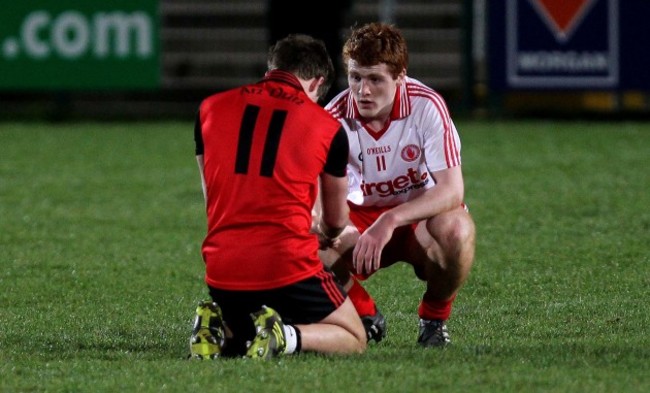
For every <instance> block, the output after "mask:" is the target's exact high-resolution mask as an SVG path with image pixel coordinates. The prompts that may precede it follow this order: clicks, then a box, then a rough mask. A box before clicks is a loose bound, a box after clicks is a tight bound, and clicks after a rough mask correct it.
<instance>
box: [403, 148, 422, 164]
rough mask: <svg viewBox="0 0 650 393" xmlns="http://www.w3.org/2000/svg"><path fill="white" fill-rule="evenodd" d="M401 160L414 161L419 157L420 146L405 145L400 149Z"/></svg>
mask: <svg viewBox="0 0 650 393" xmlns="http://www.w3.org/2000/svg"><path fill="white" fill-rule="evenodd" d="M401 155H402V160H404V161H406V162H411V161H415V160H417V159H418V158H420V147H419V146H417V145H407V146H404V148H403V149H402V154H401Z"/></svg>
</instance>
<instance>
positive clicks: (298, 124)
mask: <svg viewBox="0 0 650 393" xmlns="http://www.w3.org/2000/svg"><path fill="white" fill-rule="evenodd" d="M195 139H196V144H197V151H196V153H197V155H200V154H202V155H203V160H204V178H205V183H206V194H207V201H206V204H207V206H206V208H207V218H208V233H207V236H206V238H205V240H204V242H203V246H202V255H203V259H204V261H205V263H206V277H205V280H206V283H207V284H208V285H210V286H212V287H215V288H219V289H227V290H263V289H272V288H278V287H281V286H285V285H289V284H292V283H295V282H297V281H300V280H303V279H305V278H308V277H310V276H312V275H314V274H316V273H317V272H319V271H320V270H321V269H323V267H322V263H321V261H320V259H319V258H318V240H317V238H316V236H315V235H314V234H311V233H310V232H309V230H310V228H311V221H312V217H311V210H312V208H313V206H314V203H315V201H316V197H317V192H318V177H319V175H320V173H321V172H323V171H324V170H325V171H326V172H328V173H331V174H334V175H335V176H344V175H345V173H346V172H345V171H346V169H345V167H346V164H347V154H348V144H347V138H346V136H345V132H344V131H343V130H342V129H341V125H340V123H339V122H338V121H337V120H335V119H334V118H333V117H332V116H331V115H330V114H328V113H327V112H326V111H325V110H324V109H323V108H322V107H320V106H319V105H318V104H317V103H314V102H313V101H311V100H310V99H309V97H308V96H307V94H306V93H305V92H304V90H303V89H302V86H301V85H300V83H299V81H298V79H296V78H295V77H294V76H293V75H292V74H290V73H287V72H284V71H278V70H274V71H270V72H268V73H267V75H266V76H265V78H264V79H263V80H262V81H260V82H258V83H256V84H250V85H246V86H242V87H240V88H236V89H232V90H229V91H226V92H223V93H219V94H215V95H212V96H210V97H208V98H206V99H205V100H204V101H203V102H202V103H201V106H200V110H199V114H198V117H197V124H196V128H195ZM336 141H338V142H336ZM333 142H334V143H333ZM333 146H336V147H337V148H336V149H335V148H334V147H333ZM331 147H332V149H330V148H331ZM334 150H338V152H334V153H333V151H334ZM333 157H335V158H333Z"/></svg>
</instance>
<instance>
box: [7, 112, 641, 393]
mask: <svg viewBox="0 0 650 393" xmlns="http://www.w3.org/2000/svg"><path fill="white" fill-rule="evenodd" d="M457 127H458V129H459V132H460V134H461V139H462V143H463V150H462V155H463V170H464V174H465V183H466V184H465V185H466V200H467V203H468V205H469V206H470V210H471V212H472V213H473V215H474V218H475V220H476V223H477V230H478V236H477V252H476V262H475V265H474V268H473V270H472V273H471V275H470V278H469V280H468V281H467V283H466V285H465V287H464V288H463V289H462V290H461V292H460V294H459V295H458V298H457V300H456V302H455V308H454V311H453V314H452V318H451V320H450V322H449V329H450V333H451V337H452V340H453V342H454V344H453V346H452V347H451V348H448V349H445V350H431V349H427V350H425V349H422V348H419V347H418V346H417V345H416V343H415V340H416V336H417V314H416V310H417V305H418V301H419V298H420V296H421V295H422V292H423V284H422V283H421V282H419V281H418V280H417V279H416V278H415V277H414V275H413V274H412V271H411V269H410V268H409V267H408V266H406V265H404V264H398V265H395V266H393V267H391V268H389V269H386V270H382V271H380V272H378V273H377V274H375V275H374V276H373V277H372V278H371V279H370V280H368V281H367V282H366V286H367V288H368V289H369V290H370V291H371V293H373V294H374V296H375V297H376V299H377V301H378V303H379V306H380V307H381V308H382V311H383V312H384V313H385V315H386V317H387V319H388V328H389V332H388V337H387V338H386V339H385V340H384V341H383V342H381V343H380V344H378V345H371V346H370V348H369V349H368V352H367V353H366V354H365V355H363V356H361V357H349V358H347V357H324V356H318V355H313V354H302V355H300V356H296V357H285V358H282V359H278V360H273V361H270V362H262V363H257V362H252V361H250V360H245V359H238V360H224V361H217V362H189V361H187V360H185V356H186V355H187V353H188V337H189V332H190V329H191V326H190V324H191V320H192V317H193V312H194V307H195V305H196V302H197V301H198V300H201V299H203V298H205V297H206V296H207V291H206V290H205V286H204V283H203V263H202V261H201V257H200V243H201V240H202V238H203V235H204V231H205V218H204V212H203V200H202V195H201V189H200V178H199V175H198V170H197V167H196V162H195V159H194V150H193V149H194V146H193V135H192V124H191V123H184V122H178V123H107V124H101V123H75V124H57V125H49V124H43V123H24V124H23V123H4V124H0V288H1V290H0V391H2V392H82V391H88V392H90V391H92V392H114V391H125V392H126V391H138V392H160V391H168V392H190V391H214V392H241V391H265V392H309V391H314V392H333V391H346V392H364V393H365V392H430V391H456V392H486V391H490V392H608V393H609V392H647V391H650V377H648V375H650V370H649V369H650V367H649V366H648V365H649V364H650V359H649V358H650V335H649V334H648V326H650V306H649V305H648V300H649V299H650V298H649V295H648V294H649V293H650V269H649V268H648V266H649V263H650V245H649V244H650V242H649V241H650V235H649V234H650V208H649V207H650V192H649V190H650V169H649V168H650V124H645V123H640V122H611V123H598V122H559V121H530V122H526V121H517V122H479V121H458V122H457Z"/></svg>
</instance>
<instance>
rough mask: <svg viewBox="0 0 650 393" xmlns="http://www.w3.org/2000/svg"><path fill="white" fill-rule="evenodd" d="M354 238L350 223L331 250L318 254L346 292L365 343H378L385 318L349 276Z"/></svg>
mask: <svg viewBox="0 0 650 393" xmlns="http://www.w3.org/2000/svg"><path fill="white" fill-rule="evenodd" d="M358 238H359V231H358V230H357V228H356V227H355V226H354V225H352V224H350V225H348V226H347V227H346V228H345V229H344V230H343V232H342V233H341V235H340V236H339V240H338V241H337V243H336V245H335V247H333V248H328V249H326V250H321V251H319V255H320V258H321V260H322V261H323V263H324V264H325V266H327V267H329V268H330V269H331V270H332V271H333V272H334V275H335V276H336V278H337V281H339V283H340V284H341V285H342V286H343V288H344V289H345V290H346V291H347V292H348V295H349V298H350V300H351V301H352V303H353V305H354V308H355V310H356V311H357V313H358V315H359V316H360V317H361V321H362V322H363V326H364V328H365V331H366V337H367V340H368V341H370V340H374V341H376V342H380V341H381V340H382V339H383V338H384V337H385V336H386V319H385V318H384V316H383V314H382V313H381V312H380V311H379V309H378V308H377V305H376V304H375V301H374V299H373V298H372V296H370V294H369V293H368V292H367V291H366V290H365V289H364V288H363V286H361V284H360V283H359V281H358V280H357V279H356V278H354V277H353V276H352V274H351V271H353V268H352V250H353V249H354V245H355V244H356V242H357V239H358Z"/></svg>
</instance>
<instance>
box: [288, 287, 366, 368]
mask: <svg viewBox="0 0 650 393" xmlns="http://www.w3.org/2000/svg"><path fill="white" fill-rule="evenodd" d="M296 327H297V328H298V329H300V335H301V337H302V350H303V351H316V352H321V353H330V354H343V355H345V354H354V353H362V352H364V351H365V349H366V343H367V340H366V332H365V330H364V328H363V325H362V324H361V321H360V320H359V318H358V315H357V311H356V310H355V308H354V305H352V302H351V301H350V298H349V297H348V298H346V299H345V302H344V303H343V305H341V307H339V308H338V309H337V310H336V311H334V312H333V313H331V314H330V315H328V316H327V318H325V319H323V320H322V321H320V322H318V323H314V324H309V325H296Z"/></svg>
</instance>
